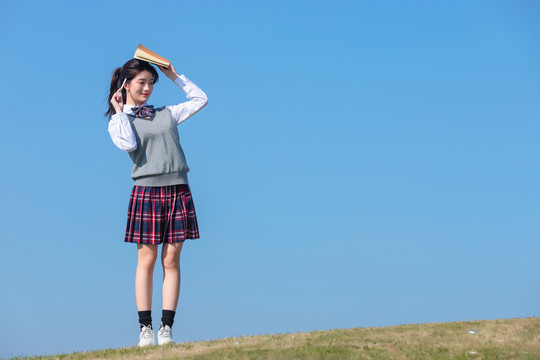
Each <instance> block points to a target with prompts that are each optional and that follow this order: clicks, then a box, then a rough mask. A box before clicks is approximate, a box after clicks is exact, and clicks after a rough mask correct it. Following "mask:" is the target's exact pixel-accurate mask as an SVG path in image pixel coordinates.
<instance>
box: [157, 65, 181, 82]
mask: <svg viewBox="0 0 540 360" xmlns="http://www.w3.org/2000/svg"><path fill="white" fill-rule="evenodd" d="M158 67H159V69H160V70H161V71H162V72H163V73H164V74H165V76H167V77H168V78H169V79H171V80H172V81H174V80H176V78H177V77H178V73H177V72H176V70H174V66H173V65H172V64H170V65H169V67H168V68H164V67H163V66H160V65H158Z"/></svg>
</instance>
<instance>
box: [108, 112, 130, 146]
mask: <svg viewBox="0 0 540 360" xmlns="http://www.w3.org/2000/svg"><path fill="white" fill-rule="evenodd" d="M109 135H111V139H112V141H113V143H114V145H116V146H117V147H118V148H119V149H120V150H124V151H127V152H131V151H134V150H136V149H137V138H136V137H135V133H134V132H133V128H132V127H131V123H130V122H129V118H128V116H127V115H126V113H125V112H120V113H116V114H114V115H113V116H112V117H111V121H109Z"/></svg>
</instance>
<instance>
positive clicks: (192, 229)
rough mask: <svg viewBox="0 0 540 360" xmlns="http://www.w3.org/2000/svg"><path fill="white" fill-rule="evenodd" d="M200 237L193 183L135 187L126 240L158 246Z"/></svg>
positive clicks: (130, 204) (130, 205)
mask: <svg viewBox="0 0 540 360" xmlns="http://www.w3.org/2000/svg"><path fill="white" fill-rule="evenodd" d="M198 238H199V227H198V224H197V215H196V213H195V206H194V204H193V198H192V196H191V190H190V188H189V185H187V184H180V185H170V186H158V187H155V186H139V185H135V186H133V190H132V191H131V197H130V200H129V208H128V219H127V225H126V236H125V239H124V241H125V242H130V243H137V244H152V245H156V244H161V243H177V242H181V241H184V240H186V239H198Z"/></svg>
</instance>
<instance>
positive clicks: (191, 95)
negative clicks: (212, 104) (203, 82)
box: [159, 64, 208, 125]
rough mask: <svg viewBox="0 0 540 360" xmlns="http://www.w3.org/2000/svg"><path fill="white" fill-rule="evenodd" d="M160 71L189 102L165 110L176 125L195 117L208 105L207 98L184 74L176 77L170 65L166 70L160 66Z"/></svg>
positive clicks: (170, 106) (176, 74)
mask: <svg viewBox="0 0 540 360" xmlns="http://www.w3.org/2000/svg"><path fill="white" fill-rule="evenodd" d="M159 68H160V69H161V71H163V73H164V74H165V75H166V76H167V77H168V78H169V79H171V80H172V81H174V83H175V84H176V85H177V86H178V87H179V88H180V89H182V91H183V92H185V93H186V98H188V99H189V101H186V102H183V103H180V104H178V105H169V106H167V108H168V109H169V110H171V113H172V115H173V117H174V119H175V120H176V124H177V125H178V124H180V123H181V122H183V121H185V120H187V119H189V118H190V117H192V116H193V115H195V114H196V113H197V112H199V110H201V109H202V108H203V107H205V106H206V104H208V97H207V96H206V94H205V93H204V91H202V90H201V89H200V88H199V87H198V86H197V85H195V84H194V83H193V82H192V81H191V80H189V79H188V78H187V77H186V76H185V75H184V74H182V75H178V73H177V72H176V70H175V69H174V67H173V66H172V64H171V65H170V66H169V67H168V68H167V69H166V68H164V67H162V66H160V67H159Z"/></svg>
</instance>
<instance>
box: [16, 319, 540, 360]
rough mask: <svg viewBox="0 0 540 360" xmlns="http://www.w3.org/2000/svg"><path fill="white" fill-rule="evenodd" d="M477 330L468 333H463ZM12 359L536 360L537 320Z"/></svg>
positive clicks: (539, 337) (348, 331)
mask: <svg viewBox="0 0 540 360" xmlns="http://www.w3.org/2000/svg"><path fill="white" fill-rule="evenodd" d="M473 329H475V330H478V332H476V333H472V334H471V333H469V330H473ZM16 359H29V360H30V359H33V360H34V359H35V360H37V359H40V360H56V359H58V360H60V359H62V360H90V359H91V360H97V359H108V360H115V359H141V360H143V359H144V360H147V359H158V360H173V359H192V360H202V359H205V360H207V359H208V360H217V359H219V360H222V359H235V360H243V359H250V360H251V359H256V360H257V359H258V360H263V359H264V360H275V359H306V360H314V359H340V360H341V359H396V360H399V359H418V360H424V359H441V360H442V359H482V360H483V359H488V360H489V359H530V360H532V359H540V318H538V317H532V318H522V319H504V320H482V321H465V322H452V323H432V324H413V325H398V326H390V327H379V328H355V329H335V330H327V331H313V332H309V333H294V334H274V335H261V336H243V337H237V338H226V339H220V340H213V341H202V342H191V343H180V344H170V345H166V346H151V347H145V348H137V347H131V348H121V349H107V350H99V351H90V352H78V353H73V354H65V355H55V356H40V357H30V358H22V357H18V358H16Z"/></svg>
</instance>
